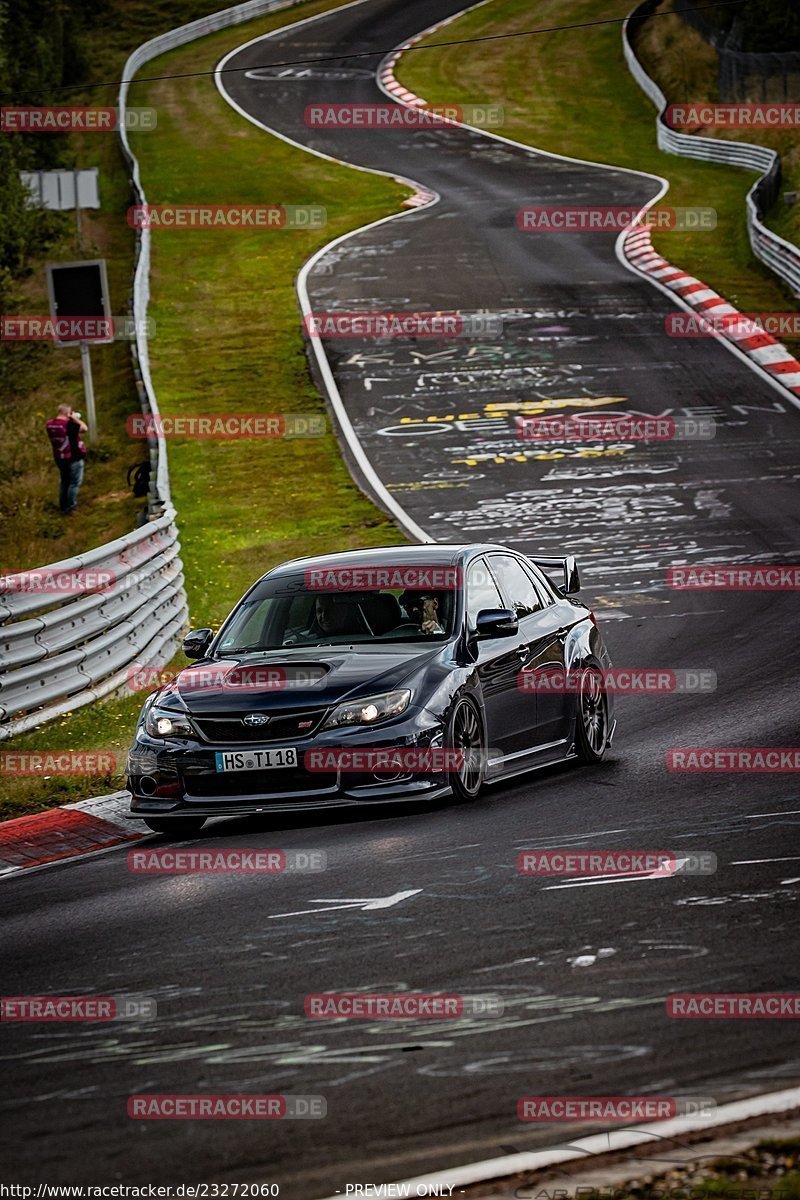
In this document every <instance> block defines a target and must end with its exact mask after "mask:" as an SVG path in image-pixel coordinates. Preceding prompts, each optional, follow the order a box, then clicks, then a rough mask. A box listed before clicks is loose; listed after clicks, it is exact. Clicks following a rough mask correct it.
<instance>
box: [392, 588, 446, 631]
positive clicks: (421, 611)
mask: <svg viewBox="0 0 800 1200" xmlns="http://www.w3.org/2000/svg"><path fill="white" fill-rule="evenodd" d="M400 603H401V604H402V606H403V608H404V609H405V610H406V612H407V613H408V616H409V618H410V620H412V621H413V622H414V624H415V625H419V627H420V629H421V630H422V632H423V633H444V627H443V626H442V624H441V622H440V620H439V596H438V595H437V594H436V592H403V594H402V596H401V597H400Z"/></svg>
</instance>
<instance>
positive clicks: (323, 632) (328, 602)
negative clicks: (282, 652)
mask: <svg viewBox="0 0 800 1200" xmlns="http://www.w3.org/2000/svg"><path fill="white" fill-rule="evenodd" d="M313 611H314V615H313V617H312V619H311V623H310V624H309V626H308V628H307V629H298V630H295V631H294V632H292V633H290V634H289V635H288V636H287V637H286V639H285V640H284V643H283V644H284V646H289V645H292V644H294V643H296V642H304V641H311V642H315V641H318V640H319V638H320V637H330V636H331V635H333V634H337V633H352V632H353V630H352V628H349V626H350V625H351V614H350V611H349V606H347V605H344V604H336V603H335V601H334V599H333V596H317V598H316V600H315V601H314V610H313Z"/></svg>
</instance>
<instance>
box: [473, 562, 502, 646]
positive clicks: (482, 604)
mask: <svg viewBox="0 0 800 1200" xmlns="http://www.w3.org/2000/svg"><path fill="white" fill-rule="evenodd" d="M502 607H503V601H502V599H501V596H500V593H499V591H498V590H497V584H496V583H495V581H494V579H493V578H492V576H491V574H490V573H489V569H488V567H487V566H486V563H485V562H484V561H483V560H480V561H479V562H476V563H472V565H471V566H470V568H469V570H468V571H467V627H468V628H469V629H474V628H475V624H476V622H477V619H478V613H479V612H480V611H481V609H483V608H502Z"/></svg>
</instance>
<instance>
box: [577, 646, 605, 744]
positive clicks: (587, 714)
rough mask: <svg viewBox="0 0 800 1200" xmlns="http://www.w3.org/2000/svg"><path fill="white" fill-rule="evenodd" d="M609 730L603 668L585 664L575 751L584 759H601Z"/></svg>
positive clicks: (580, 691)
mask: <svg viewBox="0 0 800 1200" xmlns="http://www.w3.org/2000/svg"><path fill="white" fill-rule="evenodd" d="M608 733H609V720H608V699H607V697H606V693H605V689H604V687H603V675H602V672H601V670H600V668H599V667H595V666H587V667H584V668H583V670H582V671H581V679H580V689H579V691H578V712H577V714H576V716H575V751H576V753H577V755H578V758H579V759H580V760H581V762H585V763H599V762H600V760H601V759H602V757H603V755H604V754H605V752H606V750H607V749H608Z"/></svg>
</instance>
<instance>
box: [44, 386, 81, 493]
mask: <svg viewBox="0 0 800 1200" xmlns="http://www.w3.org/2000/svg"><path fill="white" fill-rule="evenodd" d="M46 428H47V436H48V437H49V438H50V445H51V446H52V448H53V458H54V459H55V463H56V466H57V467H58V469H59V472H60V473H61V486H60V487H59V492H58V503H59V507H60V509H61V511H62V513H63V514H64V516H66V517H71V516H72V514H73V513H74V512H75V509H76V508H77V507H78V492H79V490H80V486H81V484H82V483H83V464H84V459H85V458H86V447H85V446H84V444H83V441H82V439H81V434H82V433H86V432H87V429H88V426H87V425H85V424H84V422H83V420H82V419H81V414H80V413H79V412H75V411H74V410H73V408H72V405H71V404H60V405H59V406H58V414H57V415H56V416H55V417H53V418H52V419H51V420H49V421H48V422H47V427H46Z"/></svg>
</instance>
